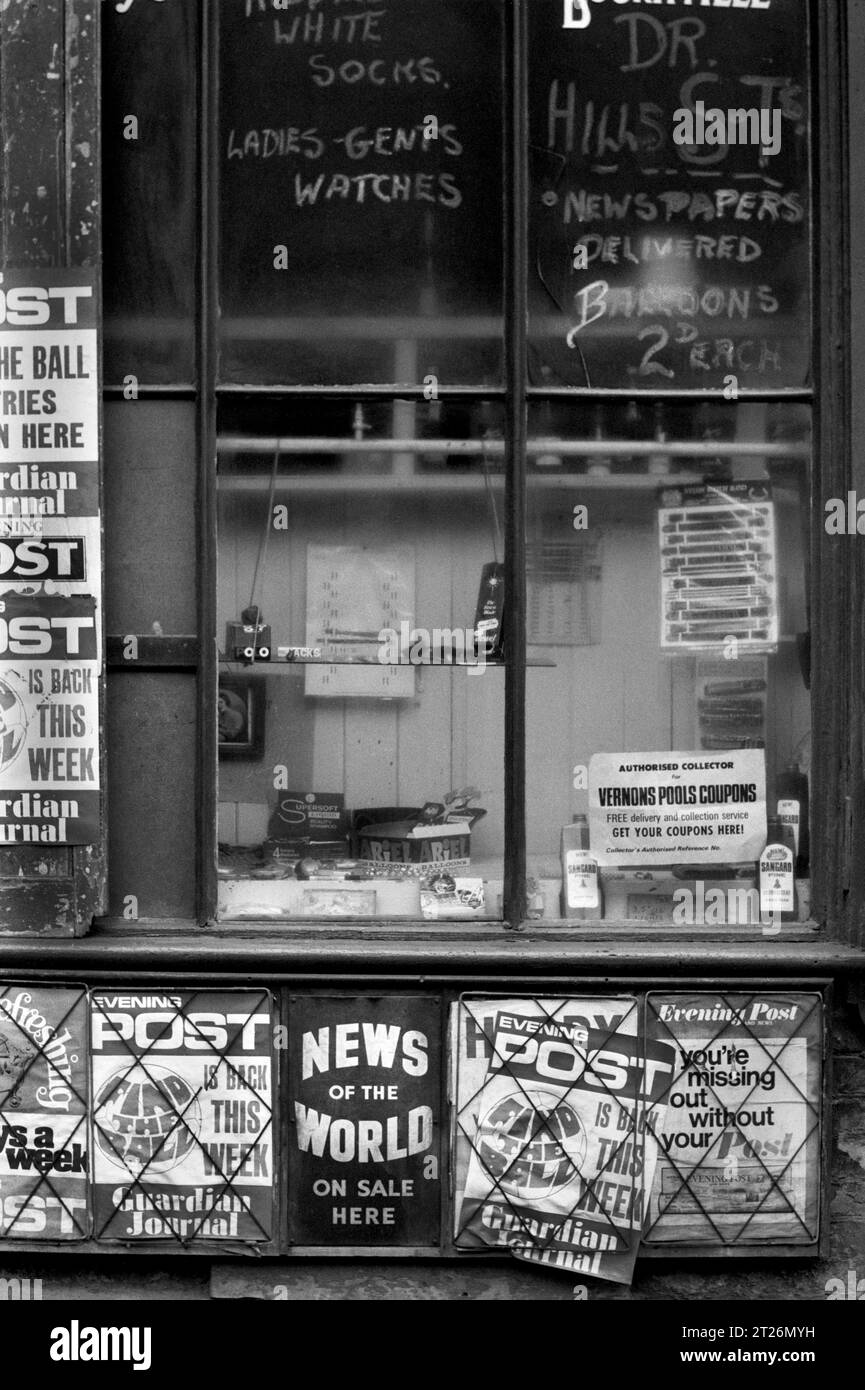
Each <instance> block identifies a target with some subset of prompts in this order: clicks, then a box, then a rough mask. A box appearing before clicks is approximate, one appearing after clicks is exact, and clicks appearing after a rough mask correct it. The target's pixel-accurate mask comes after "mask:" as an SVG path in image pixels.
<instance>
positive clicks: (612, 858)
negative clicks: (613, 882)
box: [589, 748, 766, 868]
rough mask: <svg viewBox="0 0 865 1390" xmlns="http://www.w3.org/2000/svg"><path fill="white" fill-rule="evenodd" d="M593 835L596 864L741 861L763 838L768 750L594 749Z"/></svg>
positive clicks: (753, 854)
mask: <svg viewBox="0 0 865 1390" xmlns="http://www.w3.org/2000/svg"><path fill="white" fill-rule="evenodd" d="M589 842H590V844H591V848H592V854H593V855H594V856H595V858H596V859H597V860H598V863H599V864H604V865H636V866H639V867H641V868H651V867H652V866H653V865H655V864H670V863H676V864H711V863H712V862H713V861H714V862H715V863H718V864H742V863H750V862H754V861H756V860H758V859H759V858H760V855H761V854H762V852H763V850H764V848H765V845H766V755H765V753H764V752H763V750H762V749H760V748H736V749H731V750H729V751H724V752H719V753H665V752H661V753H596V754H595V755H594V756H593V757H592V758H591V760H590V762H589Z"/></svg>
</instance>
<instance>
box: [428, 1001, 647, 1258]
mask: <svg viewBox="0 0 865 1390" xmlns="http://www.w3.org/2000/svg"><path fill="white" fill-rule="evenodd" d="M673 1066H674V1058H673V1049H672V1047H670V1046H669V1045H667V1044H665V1043H657V1044H656V1043H649V1044H648V1045H646V1044H645V1043H644V1041H643V1039H642V1038H640V1037H639V1036H638V1007H637V1001H636V999H634V998H631V997H620V998H598V999H590V998H586V999H583V998H567V999H519V998H517V999H489V1000H471V999H469V1000H463V1001H461V1002H460V1003H459V1004H455V1005H454V1007H453V1012H452V1016H451V1094H452V1096H453V1120H454V1152H455V1157H454V1163H455V1172H454V1182H455V1189H456V1190H455V1223H456V1225H455V1234H454V1239H455V1244H456V1245H458V1246H459V1247H461V1248H469V1249H472V1248H474V1249H477V1248H479V1247H482V1246H485V1245H486V1246H494V1247H500V1248H505V1249H508V1250H510V1251H511V1252H512V1253H513V1254H515V1255H517V1256H519V1257H520V1258H522V1259H525V1260H529V1261H531V1262H532V1263H535V1264H543V1265H549V1266H552V1267H555V1268H559V1269H567V1270H570V1271H573V1272H575V1273H579V1274H590V1275H594V1276H596V1277H597V1278H600V1279H607V1280H610V1281H612V1282H614V1283H630V1281H631V1278H632V1276H633V1269H634V1263H635V1260H636V1255H637V1247H638V1245H639V1241H640V1232H641V1230H642V1226H643V1215H644V1204H643V1197H644V1192H646V1191H648V1190H649V1188H650V1186H651V1182H652V1177H653V1168H654V1162H655V1145H654V1144H653V1143H652V1142H649V1143H647V1142H645V1141H646V1135H645V1128H644V1118H645V1112H646V1106H647V1104H649V1103H653V1105H654V1107H655V1114H659V1113H661V1111H662V1104H661V1097H662V1095H663V1093H664V1092H665V1091H666V1089H667V1088H668V1087H669V1084H670V1080H671V1077H672V1071H673Z"/></svg>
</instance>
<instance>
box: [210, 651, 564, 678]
mask: <svg viewBox="0 0 865 1390" xmlns="http://www.w3.org/2000/svg"><path fill="white" fill-rule="evenodd" d="M479 664H480V663H479V662H475V661H387V662H380V661H378V660H377V659H376V660H372V659H370V660H364V659H363V658H361V657H356V658H355V659H354V660H350V659H342V660H336V661H335V660H332V659H331V658H329V657H324V656H323V657H302V658H299V659H298V660H296V661H295V660H291V661H287V660H279V659H278V658H277V660H275V661H231V660H229V658H228V657H226V656H224V655H222V653H220V656H219V669H220V671H226V672H231V673H232V674H234V675H238V674H241V675H249V673H250V672H251V671H252V670H253V669H254V670H256V671H259V672H260V673H261V674H262V675H271V676H287V675H290V674H291V672H292V671H299V670H302V669H303V667H304V666H409V667H413V668H414V669H415V670H418V671H425V670H430V669H432V670H449V669H451V668H458V667H462V666H464V667H466V669H468V670H476V669H477V667H478V665H479ZM507 664H508V663H507V661H505V660H500V659H499V660H494V661H486V662H484V665H485V666H490V667H499V668H501V669H502V670H504V668H505V667H506V666H507ZM526 665H527V666H542V667H554V666H556V665H557V663H556V662H555V661H552V660H551V659H549V658H548V657H529V658H528V659H527V660H526Z"/></svg>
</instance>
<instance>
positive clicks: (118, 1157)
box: [90, 985, 274, 1245]
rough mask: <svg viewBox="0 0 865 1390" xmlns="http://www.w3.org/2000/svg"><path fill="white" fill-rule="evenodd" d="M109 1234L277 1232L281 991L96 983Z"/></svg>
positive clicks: (103, 1192) (96, 1122) (97, 1114)
mask: <svg viewBox="0 0 865 1390" xmlns="http://www.w3.org/2000/svg"><path fill="white" fill-rule="evenodd" d="M90 998H91V1020H90V1021H91V1053H92V1068H93V1077H92V1095H93V1181H94V1197H93V1204H94V1234H95V1236H96V1237H97V1239H102V1240H117V1241H130V1240H132V1241H134V1240H174V1241H177V1242H178V1243H180V1244H183V1245H189V1244H191V1243H195V1242H198V1241H220V1242H224V1243H227V1244H230V1243H232V1242H244V1243H253V1242H268V1241H270V1240H271V1239H272V1237H273V1192H274V1164H273V1150H274V1125H273V1057H272V1041H273V1037H272V1012H273V1011H272V1001H271V997H270V995H269V994H267V993H266V992H264V991H260V990H258V991H233V990H222V991H212V990H177V991H174V990H164V989H160V987H159V986H158V985H157V986H154V987H152V988H149V989H141V990H136V991H134V992H133V993H126V992H123V991H122V990H117V989H109V990H95V991H93V992H92V993H91V996H90Z"/></svg>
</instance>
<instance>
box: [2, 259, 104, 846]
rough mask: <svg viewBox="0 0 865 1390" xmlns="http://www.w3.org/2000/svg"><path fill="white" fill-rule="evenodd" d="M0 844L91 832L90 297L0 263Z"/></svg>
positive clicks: (97, 644)
mask: <svg viewBox="0 0 865 1390" xmlns="http://www.w3.org/2000/svg"><path fill="white" fill-rule="evenodd" d="M0 279H2V289H0V301H2V305H3V313H2V315H0V319H2V322H0V387H2V390H0V845H5V846H12V845H14V846H18V847H22V846H26V845H38V846H46V845H83V844H93V843H97V842H98V841H99V840H100V839H101V837H102V824H101V789H100V768H99V699H100V679H101V627H102V620H101V612H100V604H101V597H102V551H101V546H102V543H101V525H100V517H99V509H100V493H99V356H98V343H97V322H98V319H97V310H98V305H97V296H96V287H95V281H94V278H93V276H92V273H91V272H89V271H84V270H81V269H71V270H70V269H58V268H41V269H38V270H36V269H26V270H5V271H4V272H3V274H2V276H0Z"/></svg>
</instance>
